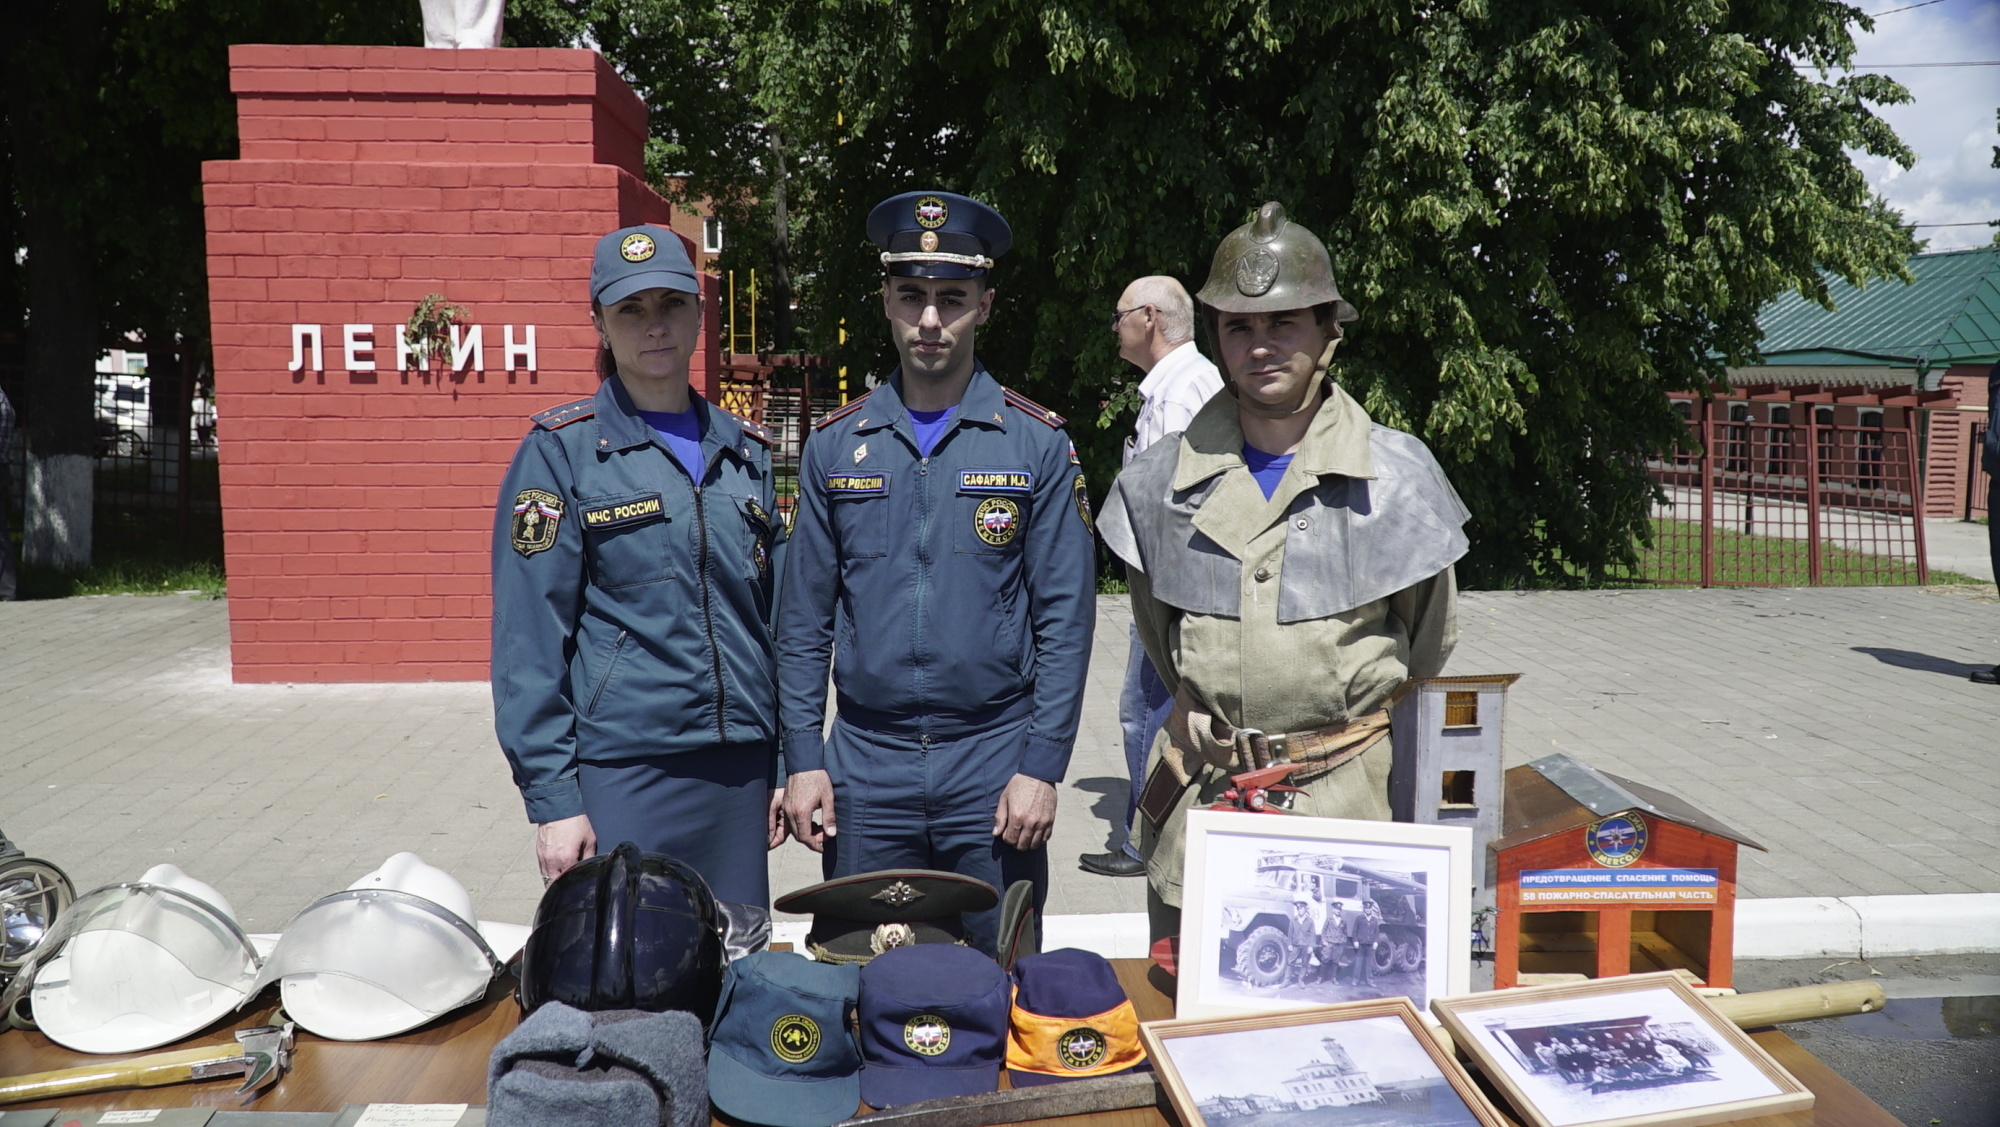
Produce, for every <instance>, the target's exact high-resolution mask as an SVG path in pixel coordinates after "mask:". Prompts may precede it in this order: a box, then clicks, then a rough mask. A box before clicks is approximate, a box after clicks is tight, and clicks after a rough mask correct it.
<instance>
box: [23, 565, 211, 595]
mask: <svg viewBox="0 0 2000 1127" xmlns="http://www.w3.org/2000/svg"><path fill="white" fill-rule="evenodd" d="M182 592H188V593H190V594H192V595H196V596H199V597H201V598H205V599H219V598H221V597H222V594H223V577H222V565H221V564H218V563H216V562H214V561H212V560H202V561H197V562H192V563H188V562H182V563H172V562H166V561H157V560H130V559H120V560H110V561H107V562H102V563H95V564H92V565H91V566H90V567H88V568H85V569H84V570H82V571H74V572H62V571H56V570H55V569H53V568H46V567H23V568H22V569H21V591H20V596H21V598H23V599H67V598H71V597H74V596H77V595H177V594H180V593H182Z"/></svg>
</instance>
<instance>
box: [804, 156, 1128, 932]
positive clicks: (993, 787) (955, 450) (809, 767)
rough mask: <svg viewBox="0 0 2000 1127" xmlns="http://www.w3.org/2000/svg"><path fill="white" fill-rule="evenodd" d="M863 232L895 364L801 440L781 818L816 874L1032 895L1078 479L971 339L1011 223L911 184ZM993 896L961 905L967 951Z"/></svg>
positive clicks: (1063, 640) (1066, 744)
mask: <svg viewBox="0 0 2000 1127" xmlns="http://www.w3.org/2000/svg"><path fill="white" fill-rule="evenodd" d="M868 237H869V238H870V240H872V241H873V242H874V243H875V244H876V245H878V246H880V247H881V248H882V263H883V265H884V267H885V268H886V274H887V276H886V277H885V279H884V281H883V286H882V305H883V310H884V312H885V313H886V314H887V315H888V320H889V329H890V334H891V337H892V338H893V340H894V342H895V345H896V350H897V352H898V354H899V355H900V357H901V360H902V363H901V364H900V365H899V366H898V367H897V368H896V370H895V371H893V372H891V373H890V374H889V376H888V378H887V379H885V380H884V381H883V382H882V383H881V384H880V385H879V386H877V387H876V388H875V390H874V391H872V392H870V393H869V394H867V395H865V396H863V397H861V398H860V399H858V400H856V401H854V402H853V403H850V404H848V405H847V406H846V407H845V408H843V409H841V410H839V411H836V412H834V413H833V414H831V415H829V416H827V417H826V418H825V419H822V420H820V422H819V424H818V426H817V427H816V428H815V430H814V433H813V434H812V435H811V437H810V438H809V439H808V441H807V442H806V446H805V451H804V453H803V454H802V455H801V464H800V467H799V479H798V480H799V492H798V501H797V508H796V515H795V517H794V520H793V532H792V539H791V547H790V549H789V551H790V552H791V557H790V563H789V564H788V566H787V570H786V572H785V576H784V581H783V586H782V589H781V591H780V594H779V600H778V619H777V638H778V681H779V692H780V722H781V727H782V729H783V740H784V754H785V766H786V770H787V771H788V772H790V778H789V782H788V784H787V787H786V795H785V812H786V816H787V818H788V819H789V821H790V825H791V827H792V829H793V830H794V831H795V832H796V834H797V836H798V838H799V840H801V841H803V842H805V843H806V844H807V846H809V847H810V848H812V849H815V850H818V851H820V852H821V853H822V854H823V855H824V863H823V867H824V870H825V873H826V875H827V877H828V878H834V877H843V876H848V875H851V874H854V873H861V872H868V871H871V870H876V869H895V868H906V869H907V868H919V869H944V870H950V871H953V872H958V873H963V874H965V875H967V876H972V877H977V878H979V879H980V880H983V881H985V882H987V883H988V884H991V885H993V886H994V887H996V888H1005V887H1007V886H1008V885H1010V884H1012V883H1013V882H1015V881H1017V880H1024V879H1026V880H1033V881H1034V882H1035V885H1036V888H1037V890H1038V897H1037V907H1039V906H1040V890H1042V889H1043V888H1044V886H1045V885H1046V883H1047V882H1046V876H1047V871H1048V859H1047V851H1046V849H1045V845H1046V843H1047V841H1048V837H1049V831H1050V828H1051V826H1052V825H1053V824H1054V821H1055V807H1056V792H1055V784H1057V783H1058V782H1061V781H1062V778H1063V774H1064V771H1065V770H1066V769H1067V768H1068V765H1069V756H1070V748H1071V745H1072V744H1073V743H1074V742H1075V739H1076V728H1077V719H1078V715H1079V710H1080V705H1081V700H1082V695H1083V683H1084V676H1085V672H1086V669H1087V667H1088V664H1089V660H1090V631H1091V627H1092V626H1093V624H1094V615H1095V584H1094V574H1093V572H1094V564H1095V558H1094V553H1093V551H1092V541H1091V528H1090V510H1089V504H1088V501H1087V499H1086V497H1085V494H1084V482H1083V474H1082V472H1081V471H1080V470H1079V469H1078V468H1077V464H1076V453H1075V448H1074V447H1073V446H1071V444H1070V441H1069V438H1068V436H1067V435H1065V434H1064V433H1063V430H1062V423H1063V420H1062V419H1061V418H1060V417H1058V416H1057V415H1055V414H1054V413H1053V412H1050V411H1048V410H1046V409H1044V408H1042V407H1039V406H1037V405H1035V404H1034V403H1032V402H1030V401H1028V400H1027V399H1024V398H1022V397H1021V396H1019V395H1017V394H1015V393H1014V392H1011V391H1008V390H1007V389H1005V388H1003V387H1001V386H1000V384H999V382H998V381H996V380H995V379H994V378H993V376H992V375H991V374H989V373H988V372H987V371H986V369H985V367H984V366H983V365H982V364H980V362H979V360H978V359H977V358H976V356H975V355H974V350H973V341H974V334H975V331H976V330H977V328H978V326H980V325H982V324H984V323H985V322H986V319H987V317H988V316H989V315H990V313H991V312H992V309H993V298H994V291H993V288H992V286H991V284H990V283H989V280H988V277H987V271H988V270H990V269H991V268H992V266H993V260H994V259H996V258H998V257H1000V256H1001V255H1002V254H1004V253H1005V252H1006V250H1007V248H1008V246H1009V244H1010V243H1011V241H1012V232H1011V231H1010V230H1009V228H1008V226H1007V221H1006V220H1005V219H1002V218H1001V217H1000V215H999V213H998V212H996V211H994V210H993V209H992V208H989V207H986V206H985V205H983V204H981V203H979V202H977V201H975V200H971V199H968V198H966V197H964V196H959V195H953V194H951V193H948V192H911V193H907V194H905V195H900V196H896V197H894V198H893V199H889V200H886V201H884V202H883V203H881V204H880V205H878V206H877V207H876V208H875V210H874V211H873V212H872V213H871V214H870V216H869V219H868ZM829 665H831V667H832V674H833V687H834V691H835V693H836V698H837V699H836V703H837V706H838V707H837V715H836V716H835V718H834V721H833V726H832V729H831V731H830V732H827V733H826V735H825V737H824V739H822V727H823V724H824V720H825V708H826V689H827V672H828V667H829ZM815 819H817V824H815ZM997 915H998V910H997V909H995V910H992V911H986V912H981V913H977V914H975V915H972V916H969V917H968V918H967V920H966V923H967V928H968V931H969V932H970V934H971V937H972V940H973V942H974V943H975V944H977V945H978V946H979V947H980V948H981V949H982V950H986V951H988V952H991V951H992V950H993V946H994V931H995V928H996V926H997V924H998V920H997Z"/></svg>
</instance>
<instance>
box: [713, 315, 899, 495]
mask: <svg viewBox="0 0 2000 1127" xmlns="http://www.w3.org/2000/svg"><path fill="white" fill-rule="evenodd" d="M839 381H840V376H839V374H838V373H837V372H836V371H835V370H834V369H833V368H832V367H830V366H829V365H828V364H827V362H826V359H825V357H821V356H763V357H753V356H747V355H739V356H731V357H728V358H726V359H725V361H724V363H723V365H722V370H721V379H720V380H719V381H718V382H717V385H716V401H717V402H718V403H719V404H720V405H721V406H723V407H724V408H726V409H728V410H731V411H734V412H736V413H737V414H739V415H742V416H743V417H744V418H747V419H750V420H752V421H754V422H758V423H762V424H763V425H764V426H765V427H766V428H768V429H769V430H770V432H771V438H772V440H773V442H772V449H771V468H772V472H773V475H774V476H775V477H776V478H777V482H778V509H779V511H780V512H783V513H784V514H786V515H787V516H788V517H789V516H790V514H791V510H792V496H793V493H794V483H795V482H796V480H797V479H798V472H799V452H800V451H801V450H803V449H804V448H805V441H806V435H807V434H808V433H810V432H811V430H812V424H813V421H814V420H815V419H818V418H819V417H820V416H822V415H825V414H826V413H828V412H829V411H832V410H833V409H834V408H836V407H838V406H840V405H841V404H842V403H843V402H845V401H846V394H844V393H842V391H841V390H840V382H839ZM862 390H865V389H862V388H858V387H857V388H856V390H854V391H853V392H852V393H851V394H855V395H858V394H860V393H861V391H862Z"/></svg>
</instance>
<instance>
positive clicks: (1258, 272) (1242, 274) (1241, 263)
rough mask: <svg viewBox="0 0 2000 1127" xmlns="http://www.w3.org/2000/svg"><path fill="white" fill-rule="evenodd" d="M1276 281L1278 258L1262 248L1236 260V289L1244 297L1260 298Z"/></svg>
mask: <svg viewBox="0 0 2000 1127" xmlns="http://www.w3.org/2000/svg"><path fill="white" fill-rule="evenodd" d="M1277 280H1278V256H1277V255H1275V254H1272V253H1271V252H1270V251H1268V250H1265V249H1264V248H1263V247H1258V248H1257V249H1255V250H1253V251H1251V252H1250V253H1249V254H1246V255H1244V256H1243V257H1242V258H1239V259H1237V260H1236V289H1237V292H1239V293H1241V294H1242V295H1243V296H1244V297H1262V296H1263V295H1264V294H1266V293H1267V292H1269V291H1270V289H1271V283H1273V282H1276V281H1277Z"/></svg>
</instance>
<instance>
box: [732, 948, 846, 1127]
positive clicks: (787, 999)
mask: <svg viewBox="0 0 2000 1127" xmlns="http://www.w3.org/2000/svg"><path fill="white" fill-rule="evenodd" d="M860 990H861V968H860V967H857V966H833V965H830V964H827V963H815V962H811V961H809V960H806V959H802V958H800V957H799V956H797V955H793V954H789V953H785V952H778V951H759V952H757V953H756V954H753V955H746V956H744V957H743V958H740V959H738V960H736V961H735V962H733V963H731V964H729V978H728V980H727V981H726V982H725V983H724V985H723V987H722V1001H721V1002H720V1003H718V1004H717V1006H716V1010H715V1022H714V1024H713V1025H711V1026H710V1028H709V1036H710V1043H709V1053H708V1096H709V1099H711V1100H713V1101H714V1102H715V1106H716V1107H718V1108H721V1109H722V1110H723V1111H724V1112H725V1113H727V1114H728V1115H730V1116H732V1117H733V1118H736V1119H739V1120H742V1121H743V1122H745V1123H762V1124H766V1125H767V1127H825V1125H826V1124H828V1123H837V1122H839V1121H840V1120H842V1119H846V1118H847V1117H848V1116H850V1115H853V1114H854V1111H855V1108H856V1107H858V1106H859V1105H860V1103H861V1050H860V1047H859V1046H858V1045H856V1044H855V1040H854V1034H853V1033H852V1032H850V1031H849V1029H848V1019H849V1018H850V1017H852V1016H853V1013H854V1005H855V999H856V997H857V995H858V994H859V993H860Z"/></svg>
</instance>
